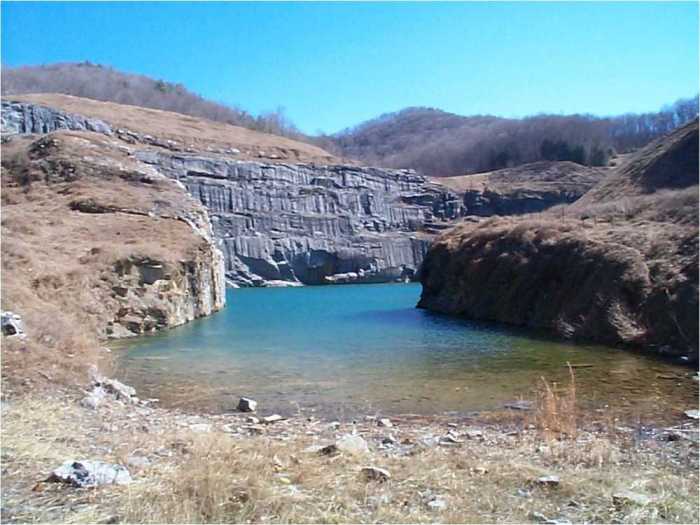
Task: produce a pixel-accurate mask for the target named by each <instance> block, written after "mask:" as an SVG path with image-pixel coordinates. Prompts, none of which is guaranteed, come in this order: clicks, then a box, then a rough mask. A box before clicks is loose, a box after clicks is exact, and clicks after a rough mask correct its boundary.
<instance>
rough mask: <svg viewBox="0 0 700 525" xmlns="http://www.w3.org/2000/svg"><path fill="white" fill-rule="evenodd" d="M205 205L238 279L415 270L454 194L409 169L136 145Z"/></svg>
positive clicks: (382, 278)
mask: <svg viewBox="0 0 700 525" xmlns="http://www.w3.org/2000/svg"><path fill="white" fill-rule="evenodd" d="M137 157H138V158H139V159H140V160H141V161H142V162H145V163H147V164H149V165H152V166H153V167H155V168H156V169H158V170H159V171H160V172H162V173H164V174H166V175H168V176H169V177H172V178H174V179H177V180H179V181H180V182H182V183H183V184H184V185H185V186H186V187H187V189H188V190H189V192H190V193H191V194H192V195H193V196H195V197H196V198H197V199H199V200H200V202H202V203H203V204H204V205H205V206H206V207H207V208H208V210H209V213H210V215H211V217H212V223H213V226H214V234H215V236H216V237H217V238H218V239H219V241H220V246H221V248H222V250H223V252H224V254H225V257H226V276H227V278H228V279H229V281H230V282H231V283H233V284H236V285H241V286H253V285H254V286H261V285H275V284H285V283H286V284H294V283H303V284H324V283H344V282H386V281H392V280H400V279H411V278H413V276H414V275H415V274H416V271H417V270H418V268H419V266H420V264H421V262H422V260H423V256H424V254H425V252H426V250H427V247H428V245H429V242H430V237H431V232H433V231H435V229H436V228H441V227H444V225H445V224H447V222H448V221H450V220H452V219H454V218H456V217H458V216H459V215H460V214H461V211H462V210H461V204H460V202H459V199H458V197H457V196H456V195H455V194H454V193H452V192H450V191H448V190H445V189H444V188H441V187H439V186H437V185H434V184H431V183H429V182H428V181H427V180H426V179H425V178H424V177H421V176H418V175H416V174H415V173H414V172H412V171H408V170H406V171H402V170H385V169H374V168H357V167H352V166H313V165H306V164H295V165H292V164H263V163H258V162H248V161H235V160H231V159H227V158H224V157H210V156H201V155H185V154H173V153H170V152H163V151H153V150H151V151H140V152H138V153H137Z"/></svg>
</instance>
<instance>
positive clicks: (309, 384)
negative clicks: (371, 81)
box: [113, 284, 698, 422]
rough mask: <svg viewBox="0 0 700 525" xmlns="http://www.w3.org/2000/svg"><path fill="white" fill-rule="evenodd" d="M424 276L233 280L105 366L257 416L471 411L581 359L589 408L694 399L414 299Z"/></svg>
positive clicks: (607, 358)
mask: <svg viewBox="0 0 700 525" xmlns="http://www.w3.org/2000/svg"><path fill="white" fill-rule="evenodd" d="M420 290H421V287H420V285H419V284H377V285H342V286H323V287H320V286H319V287H303V288H262V289H229V290H228V291H227V301H228V303H227V306H226V308H225V309H224V310H222V311H221V312H219V313H217V314H215V315H213V316H210V317H208V318H204V319H199V320H197V321H194V322H192V323H189V324H187V325H184V326H181V327H178V328H174V329H172V330H168V331H165V332H162V333H159V334H157V335H154V336H147V337H140V338H136V339H131V340H126V341H121V342H119V343H117V344H115V345H113V348H114V349H115V357H116V360H115V367H116V368H115V370H114V373H115V374H116V376H117V377H119V378H120V379H121V380H123V381H125V382H126V383H128V384H131V385H133V386H134V387H136V389H137V391H138V392H139V395H140V397H142V398H146V397H156V398H159V399H160V400H161V403H162V404H163V405H164V406H170V407H179V408H186V409H190V410H205V411H213V412H222V411H229V410H232V409H234V408H235V406H236V403H237V400H238V398H239V397H240V396H249V397H252V398H254V399H256V400H257V401H258V402H259V404H260V405H259V406H260V409H261V412H262V413H271V412H278V413H280V414H283V415H291V414H294V413H297V412H299V411H300V410H301V411H302V412H304V413H314V414H316V415H318V416H322V417H328V418H349V417H353V416H354V415H357V414H374V413H379V414H386V415H392V414H406V413H412V414H422V415H437V414H445V413H455V414H469V413H471V412H474V411H482V410H494V409H500V408H503V405H504V404H505V403H508V402H509V401H513V400H517V399H533V395H534V390H535V389H536V388H537V386H538V385H541V384H542V383H541V382H542V378H546V380H548V381H550V382H557V383H559V384H562V385H563V384H566V383H567V382H568V376H569V370H568V368H567V362H569V363H572V364H573V365H576V366H577V368H575V375H576V384H577V392H578V398H579V400H580V401H581V403H582V404H583V405H584V406H585V407H589V408H603V407H605V406H609V407H610V408H611V409H613V410H614V411H615V412H617V413H621V414H626V415H627V416H629V417H630V418H631V419H635V420H639V421H641V422H645V421H654V420H668V419H669V418H672V417H677V416H678V415H680V414H682V411H683V410H686V409H688V408H697V392H698V384H697V382H696V381H695V380H694V379H693V378H692V377H691V375H692V374H693V373H694V372H693V371H692V370H691V369H690V368H688V367H685V366H679V365H678V364H674V363H673V362H669V361H667V360H662V359H659V358H656V357H653V356H648V355H642V354H637V353H635V352H632V351H623V350H619V349H613V348H606V347H601V346H591V345H575V344H570V343H565V342H560V341H553V340H551V339H548V338H544V337H540V336H537V335H533V334H532V333H528V332H526V331H521V330H510V329H506V328H503V327H500V326H495V325H490V324H483V323H475V322H469V321H465V320H462V319H456V318H452V317H448V316H444V315H440V314H435V313H432V312H428V311H425V310H419V309H417V308H415V304H416V302H417V301H418V297H419V295H420Z"/></svg>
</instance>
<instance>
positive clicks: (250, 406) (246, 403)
mask: <svg viewBox="0 0 700 525" xmlns="http://www.w3.org/2000/svg"><path fill="white" fill-rule="evenodd" d="M257 406H258V402H257V401H255V400H253V399H250V398H248V397H242V398H241V399H240V400H239V401H238V410H240V411H241V412H255V409H256V408H257Z"/></svg>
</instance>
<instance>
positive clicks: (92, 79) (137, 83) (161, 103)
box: [2, 62, 305, 139]
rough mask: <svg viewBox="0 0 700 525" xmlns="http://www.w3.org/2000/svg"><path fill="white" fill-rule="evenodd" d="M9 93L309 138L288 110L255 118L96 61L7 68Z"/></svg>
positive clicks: (4, 74) (4, 87)
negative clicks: (84, 101)
mask: <svg viewBox="0 0 700 525" xmlns="http://www.w3.org/2000/svg"><path fill="white" fill-rule="evenodd" d="M2 93H3V95H5V96H7V95H16V94H27V93H61V94H64V95H73V96H76V97H83V98H91V99H94V100H101V101H105V102H116V103H118V104H129V105H133V106H142V107H145V108H151V109H162V110H166V111H174V112H177V113H183V114H185V115H191V116H193V117H201V118H206V119H209V120H214V121H217V122H224V123H226V124H233V125H236V126H241V127H244V128H248V129H253V130H256V131H264V132H265V133H272V134H275V135H284V136H287V137H293V138H297V139H304V138H305V137H304V135H303V134H302V133H301V132H299V130H297V129H296V127H294V125H293V124H292V123H291V122H290V121H289V120H287V119H286V117H285V116H284V114H283V111H282V110H277V111H275V112H271V113H266V114H263V115H260V116H257V117H254V116H253V115H251V114H250V113H248V112H246V111H244V110H242V109H240V108H236V107H233V106H228V105H225V104H219V103H216V102H213V101H211V100H207V99H205V98H203V97H201V96H200V95H197V94H196V93H193V92H192V91H189V90H188V89H187V88H185V86H183V85H182V84H173V83H171V82H166V81H164V80H158V79H154V78H150V77H147V76H145V75H133V74H130V73H124V72H121V71H117V70H116V69H113V68H111V67H107V66H101V65H98V64H92V63H90V62H80V63H59V64H50V65H44V66H26V67H19V68H3V72H2Z"/></svg>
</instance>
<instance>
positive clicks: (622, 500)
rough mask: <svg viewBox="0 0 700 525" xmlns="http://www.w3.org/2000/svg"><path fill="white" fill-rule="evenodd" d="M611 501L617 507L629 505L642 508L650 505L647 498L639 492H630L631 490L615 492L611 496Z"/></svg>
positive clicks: (649, 500) (649, 499)
mask: <svg viewBox="0 0 700 525" xmlns="http://www.w3.org/2000/svg"><path fill="white" fill-rule="evenodd" d="M612 500H613V503H614V504H615V505H616V506H618V507H621V506H624V505H630V504H632V505H640V506H644V505H648V504H649V503H651V498H650V497H649V496H645V495H644V494H640V493H639V492H632V491H631V490H622V491H620V492H616V493H615V494H613V497H612Z"/></svg>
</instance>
